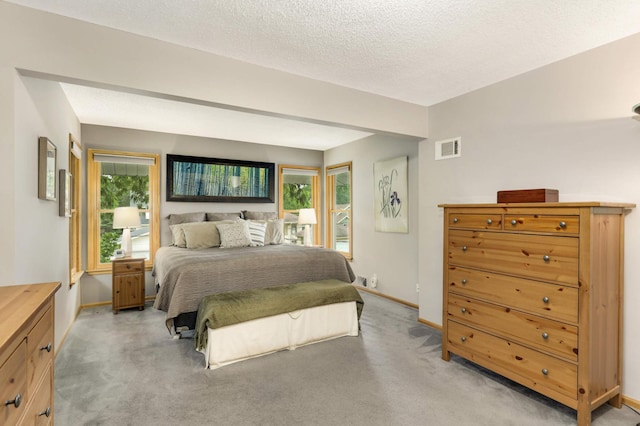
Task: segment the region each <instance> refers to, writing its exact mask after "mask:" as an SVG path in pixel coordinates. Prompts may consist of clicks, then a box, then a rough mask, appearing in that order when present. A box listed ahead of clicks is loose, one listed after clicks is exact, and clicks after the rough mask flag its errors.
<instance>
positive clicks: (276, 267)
mask: <svg viewBox="0 0 640 426" xmlns="http://www.w3.org/2000/svg"><path fill="white" fill-rule="evenodd" d="M152 275H153V276H154V279H155V282H156V285H157V288H158V293H157V295H156V298H155V302H154V308H156V309H159V310H162V311H164V312H166V325H167V328H169V331H170V332H173V331H175V329H176V327H188V328H190V329H193V328H195V318H196V313H197V311H198V306H199V304H200V301H201V300H202V298H203V297H205V296H208V295H211V294H217V293H223V292H229V291H238V290H249V289H253V288H265V287H274V286H282V285H287V284H295V283H302V282H309V281H320V280H325V279H337V280H340V281H344V282H347V283H351V282H353V281H354V280H355V275H354V273H353V270H352V269H351V266H350V265H349V262H348V261H347V260H346V259H345V257H344V256H343V255H341V254H340V253H338V252H337V251H335V250H331V249H325V248H318V247H305V246H299V245H291V244H279V245H265V246H257V247H252V246H249V247H236V248H220V247H211V248H204V249H189V248H181V247H174V246H168V247H161V248H160V249H159V250H158V251H157V253H156V256H155V262H154V268H153V272H152Z"/></svg>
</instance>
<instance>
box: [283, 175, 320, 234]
mask: <svg viewBox="0 0 640 426" xmlns="http://www.w3.org/2000/svg"><path fill="white" fill-rule="evenodd" d="M278 174H279V177H278V182H280V190H279V191H278V194H279V195H278V197H279V203H278V206H279V207H278V209H279V212H278V213H279V217H281V218H284V235H285V240H286V242H287V243H290V244H303V243H304V229H303V228H302V227H299V226H298V213H299V211H300V209H308V208H314V209H315V210H316V220H317V222H318V223H317V224H316V225H307V226H313V230H312V235H313V240H314V241H313V242H312V243H315V244H320V243H321V242H322V238H321V234H320V229H321V228H322V227H321V225H320V215H319V212H320V210H319V209H320V168H319V167H305V166H285V165H280V166H279V167H278Z"/></svg>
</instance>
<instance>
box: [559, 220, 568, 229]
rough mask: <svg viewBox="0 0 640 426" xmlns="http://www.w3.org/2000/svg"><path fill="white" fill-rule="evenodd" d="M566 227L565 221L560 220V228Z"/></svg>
mask: <svg viewBox="0 0 640 426" xmlns="http://www.w3.org/2000/svg"><path fill="white" fill-rule="evenodd" d="M566 227H567V222H564V221H562V222H560V228H562V229H564V228H566Z"/></svg>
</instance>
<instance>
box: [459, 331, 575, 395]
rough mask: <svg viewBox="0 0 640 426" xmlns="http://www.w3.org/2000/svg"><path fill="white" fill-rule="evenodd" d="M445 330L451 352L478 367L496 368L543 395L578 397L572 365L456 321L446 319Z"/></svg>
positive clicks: (573, 365) (573, 366)
mask: <svg viewBox="0 0 640 426" xmlns="http://www.w3.org/2000/svg"><path fill="white" fill-rule="evenodd" d="M447 327H448V333H447V341H448V344H449V347H450V349H452V350H453V352H456V353H459V354H460V355H462V356H464V357H465V358H468V359H470V360H471V361H475V362H477V363H478V364H480V365H484V366H491V367H494V368H496V367H497V368H499V369H500V370H501V371H503V372H504V373H503V374H504V375H506V376H507V377H510V378H512V379H514V380H516V381H518V382H520V383H522V384H525V385H526V386H528V387H530V388H532V389H535V390H537V391H538V392H540V393H542V394H549V393H551V394H553V393H559V394H562V395H564V396H566V397H569V398H572V399H575V398H577V388H578V386H577V382H578V375H577V367H576V365H575V364H572V363H570V362H568V361H562V360H560V359H558V358H555V357H553V356H550V355H545V354H542V353H540V352H537V351H535V350H533V349H529V348H526V347H524V346H522V345H519V344H517V343H514V342H511V341H509V340H506V339H502V338H499V337H496V336H492V335H491V334H488V333H484V332H482V331H478V330H476V329H474V328H472V327H467V326H465V325H462V324H459V323H457V322H455V321H451V320H449V321H448V323H447ZM505 373H506V374H505ZM546 390H549V391H551V392H547V391H546Z"/></svg>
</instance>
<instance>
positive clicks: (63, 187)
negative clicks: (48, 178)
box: [58, 169, 73, 217]
mask: <svg viewBox="0 0 640 426" xmlns="http://www.w3.org/2000/svg"><path fill="white" fill-rule="evenodd" d="M58 174H59V176H58V181H59V182H60V184H59V188H58V194H60V211H59V214H60V216H63V217H71V197H72V193H73V192H72V188H71V184H72V179H73V177H72V176H71V173H69V172H67V171H66V170H65V169H60V171H59V172H58Z"/></svg>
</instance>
